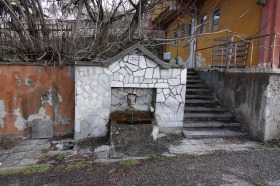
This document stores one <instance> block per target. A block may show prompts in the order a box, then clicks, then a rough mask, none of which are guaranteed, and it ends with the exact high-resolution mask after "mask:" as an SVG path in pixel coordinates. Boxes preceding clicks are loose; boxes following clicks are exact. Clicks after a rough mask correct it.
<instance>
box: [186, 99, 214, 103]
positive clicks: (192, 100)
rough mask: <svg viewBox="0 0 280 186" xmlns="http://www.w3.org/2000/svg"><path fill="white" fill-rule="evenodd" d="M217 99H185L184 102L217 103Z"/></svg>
mask: <svg viewBox="0 0 280 186" xmlns="http://www.w3.org/2000/svg"><path fill="white" fill-rule="evenodd" d="M217 103H218V100H214V99H212V100H203V99H187V100H186V101H185V104H217Z"/></svg>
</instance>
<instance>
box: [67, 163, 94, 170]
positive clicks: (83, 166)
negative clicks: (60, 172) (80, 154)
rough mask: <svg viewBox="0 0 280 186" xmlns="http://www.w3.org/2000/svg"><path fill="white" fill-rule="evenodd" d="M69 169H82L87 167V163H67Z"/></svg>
mask: <svg viewBox="0 0 280 186" xmlns="http://www.w3.org/2000/svg"><path fill="white" fill-rule="evenodd" d="M67 167H68V168H70V169H82V168H88V167H89V165H88V164H86V163H77V164H69V165H67Z"/></svg>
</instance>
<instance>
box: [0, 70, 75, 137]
mask: <svg viewBox="0 0 280 186" xmlns="http://www.w3.org/2000/svg"><path fill="white" fill-rule="evenodd" d="M0 90H1V91H0V136H5V135H29V134H30V133H31V129H30V127H29V126H28V122H29V121H31V120H32V119H34V118H40V117H49V118H50V119H51V120H52V121H53V122H54V134H57V135H58V134H68V133H73V128H74V106H75V103H74V73H73V67H70V66H65V67H46V68H45V67H42V66H3V65H1V66H0ZM42 96H43V98H44V99H43V100H42Z"/></svg>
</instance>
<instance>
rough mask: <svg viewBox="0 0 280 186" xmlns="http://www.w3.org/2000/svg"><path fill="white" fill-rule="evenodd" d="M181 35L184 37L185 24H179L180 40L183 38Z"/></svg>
mask: <svg viewBox="0 0 280 186" xmlns="http://www.w3.org/2000/svg"><path fill="white" fill-rule="evenodd" d="M183 37H185V25H182V26H180V38H182V39H181V40H184V39H183Z"/></svg>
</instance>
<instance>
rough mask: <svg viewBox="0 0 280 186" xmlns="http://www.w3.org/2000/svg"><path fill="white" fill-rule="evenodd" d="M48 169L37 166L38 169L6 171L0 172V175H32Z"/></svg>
mask: <svg viewBox="0 0 280 186" xmlns="http://www.w3.org/2000/svg"><path fill="white" fill-rule="evenodd" d="M48 169H49V168H48V167H47V166H39V167H27V168H24V169H19V170H7V171H0V175H11V174H19V173H22V174H32V173H40V172H45V171H47V170H48Z"/></svg>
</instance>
